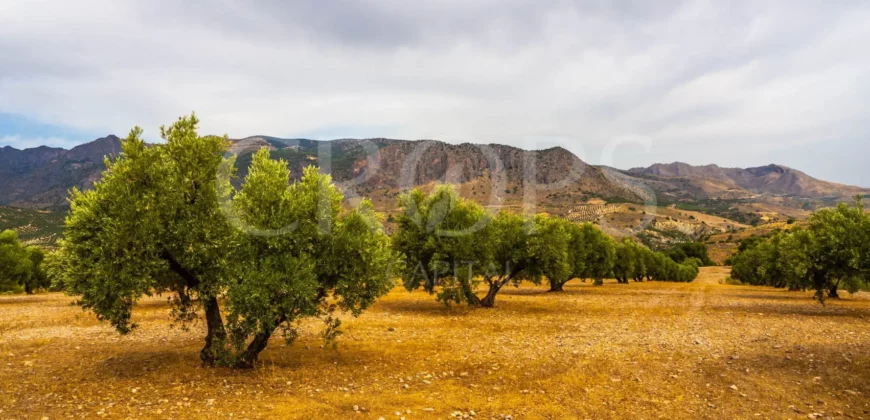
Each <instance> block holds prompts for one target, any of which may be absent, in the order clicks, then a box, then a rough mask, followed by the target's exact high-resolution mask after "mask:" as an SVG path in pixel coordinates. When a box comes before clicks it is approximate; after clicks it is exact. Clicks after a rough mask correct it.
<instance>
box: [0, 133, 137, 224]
mask: <svg viewBox="0 0 870 420" xmlns="http://www.w3.org/2000/svg"><path fill="white" fill-rule="evenodd" d="M120 152H121V140H120V139H119V138H118V137H116V136H113V135H110V136H106V137H103V138H99V139H96V140H94V141H92V142H90V143H85V144H82V145H79V146H76V147H74V148H72V149H70V150H65V149H60V148H52V147H46V146H40V147H36V148H32V149H24V150H18V149H15V148H13V147H9V146H6V147H3V148H0V179H3V182H2V183H0V205H10V206H15V207H24V208H31V209H49V208H58V207H65V206H66V205H67V203H66V197H67V191H69V189H70V188H72V187H77V188H80V189H87V188H90V187H91V186H92V185H93V184H94V181H96V180H98V179H100V174H101V173H102V171H103V170H104V169H105V165H104V163H103V157H104V156H109V155H117V154H118V153H120Z"/></svg>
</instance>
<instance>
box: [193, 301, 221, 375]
mask: <svg viewBox="0 0 870 420" xmlns="http://www.w3.org/2000/svg"><path fill="white" fill-rule="evenodd" d="M205 323H206V326H207V327H208V332H207V333H206V336H205V346H203V348H202V350H201V351H200V352H199V359H200V360H202V364H203V365H204V366H214V364H215V359H216V358H217V356H218V353H219V352H220V351H219V350H220V348H221V347H222V346H224V344H225V343H226V341H227V332H226V330H225V329H224V321H223V318H221V308H220V306H218V300H217V298H216V297H214V296H211V297H208V298H207V299H206V301H205Z"/></svg>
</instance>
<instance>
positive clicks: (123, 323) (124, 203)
mask: <svg viewBox="0 0 870 420" xmlns="http://www.w3.org/2000/svg"><path fill="white" fill-rule="evenodd" d="M197 124H198V119H197V118H196V116H194V115H191V116H190V117H183V118H180V119H179V120H178V121H176V122H175V123H174V124H172V125H171V126H169V127H161V130H160V132H161V137H162V138H163V139H164V140H165V143H162V144H156V145H146V144H145V142H144V141H143V140H142V138H141V135H142V130H141V129H140V128H138V127H137V128H134V129H133V130H132V131H131V132H130V135H129V136H128V137H127V138H126V139H125V140H124V141H123V142H122V145H121V148H122V149H121V150H122V152H121V154H120V156H118V158H117V159H115V160H109V159H107V160H106V167H107V169H106V171H105V172H104V174H103V177H102V179H101V180H100V181H98V182H97V183H95V185H94V189H93V190H90V191H85V192H81V191H78V190H75V189H74V190H73V191H72V192H71V198H70V213H69V215H68V217H67V219H66V223H65V231H64V236H65V238H64V239H63V240H62V241H61V249H60V251H58V253H57V255H56V256H53V257H52V258H51V272H52V273H53V277H54V278H55V281H56V282H57V283H58V285H60V286H62V287H64V288H65V290H66V291H67V292H68V293H70V294H73V295H77V296H78V297H79V300H78V302H79V304H80V305H81V306H82V307H83V308H85V309H89V310H91V311H93V312H94V313H95V314H96V316H97V317H98V318H99V319H101V320H106V321H108V322H110V323H111V324H112V325H113V326H114V327H115V328H116V329H117V330H118V331H119V332H120V333H122V334H126V333H129V332H130V331H131V330H132V329H133V328H135V326H136V325H135V323H133V322H132V311H133V307H134V306H135V304H136V302H137V301H138V300H139V299H141V298H142V297H143V296H148V295H153V294H161V293H168V294H170V295H171V296H172V299H171V303H172V311H171V315H172V317H173V318H174V319H175V320H176V321H179V322H181V323H182V324H183V325H187V323H189V322H191V321H194V320H196V319H198V317H199V312H200V310H201V311H202V312H203V313H204V315H205V321H206V322H205V323H206V327H207V333H206V337H205V345H204V347H203V349H202V351H201V352H200V358H201V360H202V361H203V363H204V364H206V365H214V364H227V365H233V366H240V367H244V366H250V365H251V364H252V363H253V362H254V361H256V359H257V355H258V354H259V352H260V351H262V350H263V349H264V348H265V345H266V342H267V341H268V339H269V336H270V335H271V333H272V332H273V331H274V329H275V328H278V327H279V326H281V325H282V324H283V323H284V322H286V321H293V320H296V319H299V318H301V317H304V316H311V315H322V314H324V313H325V311H328V309H329V308H328V307H325V305H326V302H327V301H328V298H331V297H335V298H336V300H337V302H338V303H337V305H338V307H341V308H347V309H350V310H351V311H352V312H354V313H357V312H358V311H359V310H361V309H362V308H364V307H365V306H366V305H367V304H369V303H370V302H371V300H372V299H373V297H374V296H376V295H379V294H382V293H384V292H385V290H386V289H387V284H389V281H390V280H389V279H387V278H386V277H384V278H382V277H379V276H378V275H376V274H375V273H377V274H379V275H380V276H386V272H385V271H381V270H382V269H383V268H384V267H385V266H384V263H383V261H384V260H385V259H386V260H389V255H390V254H389V249H388V247H387V246H386V242H385V241H386V237H385V235H384V234H383V232H381V231H380V230H379V229H378V228H377V223H375V221H374V218H373V217H372V216H371V215H370V212H369V211H368V210H366V209H360V210H357V211H354V212H351V213H349V214H348V215H347V216H345V217H344V218H339V217H337V213H338V212H337V204H336V203H337V202H340V201H341V197H340V194H339V195H338V196H336V195H335V191H334V190H329V188H326V187H331V184H330V180H329V179H328V177H321V176H320V175H318V174H317V173H316V171H314V170H307V171H306V174H305V176H304V177H303V180H302V181H301V182H300V185H296V186H293V187H287V182H288V178H287V177H283V180H282V181H281V183H282V185H283V186H284V187H285V189H284V190H279V189H278V188H277V185H278V181H276V180H275V179H277V178H279V177H280V176H283V175H285V173H283V172H280V171H277V170H276V169H275V166H276V165H278V166H280V165H284V166H286V164H284V163H277V164H274V165H273V164H270V163H269V162H268V155H267V154H265V153H261V154H258V159H257V163H256V165H255V166H254V167H253V168H252V174H253V175H249V177H248V179H249V180H250V181H251V186H247V188H245V187H243V192H241V193H239V194H238V197H233V195H234V192H233V188H232V186H231V184H230V179H231V176H232V175H233V174H234V172H235V171H234V158H233V157H230V158H225V157H224V154H225V152H226V150H227V146H228V144H227V139H226V138H225V137H214V136H207V137H200V136H199V135H198V134H197ZM219 175H220V176H219ZM308 184H315V185H316V186H317V187H316V188H315V187H312V186H308ZM321 187H323V188H321ZM312 201H315V202H318V203H319V204H320V205H319V206H317V207H316V210H315V211H314V214H312V210H311V205H310V203H311V202H312ZM255 206H257V207H258V208H254V207H255ZM279 210H280V211H279ZM312 216H316V217H312ZM288 217H289V218H294V217H296V218H297V220H290V219H288ZM310 219H314V220H316V222H311V220H310ZM294 222H298V223H297V225H298V226H299V229H298V230H294V229H286V230H279V231H278V232H273V233H275V235H272V236H269V237H268V239H264V238H263V237H253V238H252V237H251V235H250V234H251V230H252V229H239V227H240V226H245V227H251V226H253V227H255V228H268V227H270V226H275V225H280V226H294V224H293V223H294ZM311 223H315V224H317V225H318V226H320V225H321V224H326V225H327V226H331V227H332V228H333V230H332V231H328V230H327V231H326V232H319V233H318V234H319V235H322V236H326V237H327V238H318V239H316V240H314V239H311V234H310V232H309V230H306V226H308V225H310V224H311ZM361 225H365V226H366V228H367V229H366V230H363V229H361V228H360V226H361ZM258 232H259V231H258ZM348 232H354V233H355V234H349V233H348ZM330 235H333V236H332V237H331V238H330V237H329V236H330ZM334 235H344V236H348V235H350V236H354V237H355V238H358V239H354V240H350V239H349V238H343V239H344V240H343V241H337V240H336V239H335V237H334ZM254 236H256V235H254ZM360 240H362V241H363V242H359V241H360ZM263 241H266V243H264V242H263ZM268 241H272V242H268ZM366 241H368V242H366ZM364 243H366V244H368V243H377V244H379V246H372V247H367V248H361V249H358V248H356V246H358V245H360V246H361V245H362V244H364ZM306 247H307V248H306ZM303 248H304V249H305V250H306V252H305V253H301V252H300V251H299V250H300V249H303ZM285 254H286V255H290V257H287V258H285V257H284V255H285ZM321 259H322V261H324V263H325V261H330V262H331V263H332V265H331V267H330V268H329V269H328V270H325V271H324V270H323V269H322V267H319V266H318V264H322V263H321V262H320V260H321ZM339 260H341V261H339ZM330 270H331V271H330ZM351 272H354V273H353V274H349V273H351ZM356 274H359V275H360V276H359V277H356ZM351 277H352V279H350V278H351ZM374 279H377V281H375V280H374ZM354 282H361V283H360V284H354ZM362 282H365V284H362ZM330 293H333V294H334V296H330ZM220 300H224V301H225V302H224V305H225V307H226V308H225V309H226V310H228V311H229V316H228V319H227V322H226V323H225V322H224V319H223V316H222V315H221V305H220ZM315 307H316V309H312V308H315ZM228 331H229V333H230V334H228ZM249 338H250V340H251V342H250V344H249V345H247V346H245V345H244V342H245V341H246V340H247V339H249ZM243 348H244V349H243Z"/></svg>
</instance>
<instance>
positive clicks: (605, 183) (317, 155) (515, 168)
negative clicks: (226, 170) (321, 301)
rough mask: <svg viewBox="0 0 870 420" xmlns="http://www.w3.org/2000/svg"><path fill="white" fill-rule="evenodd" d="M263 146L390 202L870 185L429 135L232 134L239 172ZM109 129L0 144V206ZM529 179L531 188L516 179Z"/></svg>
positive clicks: (88, 172)
mask: <svg viewBox="0 0 870 420" xmlns="http://www.w3.org/2000/svg"><path fill="white" fill-rule="evenodd" d="M262 147H266V148H269V149H271V150H272V156H273V157H275V158H282V159H285V160H287V162H288V164H289V166H290V168H291V172H292V173H293V174H295V175H298V174H300V173H301V169H302V167H304V166H306V165H310V164H314V165H318V166H327V167H328V168H326V169H328V171H329V172H330V173H331V174H332V175H333V178H334V180H335V181H336V182H338V183H340V184H341V185H342V186H343V187H344V189H345V191H346V194H347V195H348V196H349V197H350V198H351V199H352V198H353V197H355V196H365V197H370V198H371V199H372V200H373V201H375V204H376V207H379V208H381V209H390V208H391V207H393V206H394V205H395V197H396V196H397V195H398V193H399V192H400V191H402V190H404V189H407V188H410V187H414V186H421V185H423V186H425V185H428V184H431V183H435V182H451V183H454V184H458V185H459V186H460V192H461V194H462V195H463V196H466V197H468V198H471V199H474V200H476V201H479V202H480V203H482V204H484V205H497V206H520V205H523V203H524V200H528V199H529V197H530V193H534V195H533V197H534V200H535V204H536V205H538V206H539V207H543V208H544V209H545V210H546V211H550V212H553V213H564V212H565V211H567V209H570V208H571V207H573V206H575V205H577V204H582V203H587V202H590V201H596V202H600V201H601V200H603V201H605V202H633V203H641V202H644V201H647V202H649V200H652V199H655V200H656V202H658V203H660V204H665V203H676V202H692V201H701V200H738V201H739V200H756V201H772V202H777V203H778V204H785V205H794V206H797V205H806V203H807V202H809V201H813V202H831V201H839V200H844V199H847V198H849V197H851V196H854V195H856V194H868V193H870V189H868V188H860V187H854V186H847V185H842V184H837V183H833V182H827V181H822V180H818V179H816V178H813V177H811V176H809V175H807V174H805V173H803V172H801V171H798V170H795V169H792V168H788V167H786V166H782V165H774V164H771V165H767V166H762V167H756V168H745V169H744V168H722V167H719V166H717V165H705V166H693V165H689V164H686V163H680V162H675V163H669V164H655V165H652V166H650V167H647V168H632V169H629V170H620V169H615V168H610V167H606V166H595V165H589V164H587V163H585V162H583V161H582V160H580V159H579V158H578V157H577V156H575V155H574V154H572V153H571V152H569V151H568V150H565V149H563V148H558V147H557V148H550V149H545V150H537V151H525V150H522V149H519V148H516V147H512V146H506V145H500V144H489V145H475V144H468V143H465V144H449V143H444V142H440V141H435V140H416V141H409V140H393V139H367V140H358V139H339V140H331V141H319V140H308V139H281V138H276V137H269V136H254V137H247V138H243V139H234V140H232V141H231V147H230V151H231V152H233V153H236V154H237V155H238V160H237V166H238V167H239V179H243V177H244V175H245V174H246V172H247V167H248V165H249V164H250V160H251V154H252V153H253V152H254V151H256V150H258V149H260V148H262ZM120 150H121V149H120V139H119V138H118V137H116V136H114V135H110V136H106V137H103V138H99V139H96V140H94V141H92V142H90V143H86V144H82V145H79V146H76V147H74V148H72V149H70V150H65V149H61V148H51V147H45V146H41V147H37V148H32V149H25V150H18V149H15V148H12V147H9V146H6V147H3V148H0V177H2V179H3V182H2V183H0V205H8V206H15V207H22V208H30V209H55V208H63V207H65V206H66V205H67V203H66V195H67V191H68V190H69V189H70V188H72V187H78V188H89V187H91V186H92V185H93V183H94V182H95V181H97V180H98V179H99V178H100V173H101V172H102V171H103V170H104V169H105V165H104V162H103V158H104V156H116V155H117V154H118V153H120ZM532 179H534V180H535V186H534V188H527V187H531V186H532V185H531V183H528V182H526V181H524V180H532Z"/></svg>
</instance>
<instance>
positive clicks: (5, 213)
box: [0, 206, 64, 249]
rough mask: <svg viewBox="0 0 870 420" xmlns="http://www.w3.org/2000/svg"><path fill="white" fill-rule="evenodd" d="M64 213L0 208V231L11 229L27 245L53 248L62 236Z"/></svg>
mask: <svg viewBox="0 0 870 420" xmlns="http://www.w3.org/2000/svg"><path fill="white" fill-rule="evenodd" d="M63 217H64V213H63V212H59V211H48V210H32V209H22V208H16V207H7V206H0V230H6V229H11V230H14V231H16V232H17V233H18V239H19V240H21V242H23V243H25V244H27V245H37V246H40V247H43V248H49V249H50V248H54V247H56V245H57V241H58V239H60V237H61V235H62V234H63Z"/></svg>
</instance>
